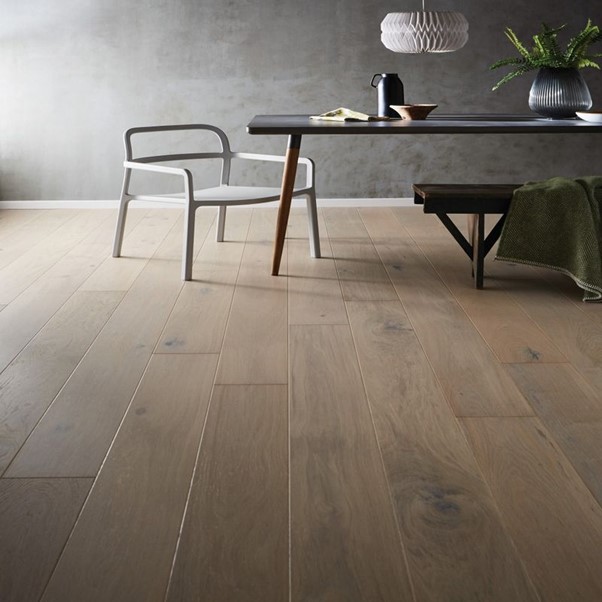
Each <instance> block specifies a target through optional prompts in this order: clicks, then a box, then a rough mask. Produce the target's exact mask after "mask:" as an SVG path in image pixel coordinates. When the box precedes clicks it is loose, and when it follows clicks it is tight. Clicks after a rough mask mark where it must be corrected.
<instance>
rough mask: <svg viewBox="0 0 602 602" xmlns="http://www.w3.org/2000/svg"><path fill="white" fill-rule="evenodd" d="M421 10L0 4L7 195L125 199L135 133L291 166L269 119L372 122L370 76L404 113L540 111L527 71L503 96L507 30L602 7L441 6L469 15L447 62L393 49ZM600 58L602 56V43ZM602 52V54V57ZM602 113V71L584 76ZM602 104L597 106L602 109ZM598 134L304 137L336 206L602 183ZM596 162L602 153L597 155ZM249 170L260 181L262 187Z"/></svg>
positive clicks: (587, 0)
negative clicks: (390, 32)
mask: <svg viewBox="0 0 602 602" xmlns="http://www.w3.org/2000/svg"><path fill="white" fill-rule="evenodd" d="M419 7H420V0H371V1H370V2H366V0H136V1H133V0H52V1H49V0H27V1H23V0H0V101H1V104H0V198H3V199H111V198H116V197H117V196H118V193H119V187H120V181H121V167H120V163H121V161H122V147H121V132H122V131H123V130H124V129H125V128H127V127H130V126H134V125H145V124H159V123H184V122H210V123H214V124H216V125H219V126H221V127H223V128H224V129H226V130H227V131H228V132H229V134H230V135H231V138H232V141H233V147H234V148H236V149H239V150H251V149H253V150H260V151H265V152H277V153H280V152H282V151H283V150H284V143H285V141H284V139H282V138H278V137H269V138H268V137H251V136H249V135H248V134H246V132H245V125H246V124H247V122H248V121H249V120H250V119H251V117H253V115H254V114H256V113H316V112H322V111H325V110H328V109H333V108H335V107H338V106H348V107H351V108H354V109H357V110H363V111H375V110H376V93H375V90H373V89H372V88H371V87H370V85H369V82H370V79H371V77H372V75H373V74H374V73H380V72H397V73H399V75H400V77H401V78H402V80H403V82H404V84H405V89H406V101H409V102H434V103H438V104H439V109H438V111H440V112H446V113H450V112H471V111H476V112H479V111H480V112H500V113H503V112H528V107H527V95H528V90H529V86H530V84H531V81H532V77H531V76H526V77H523V78H521V79H518V80H515V81H514V82H512V83H510V84H509V85H507V86H506V87H503V88H502V89H501V90H499V91H498V92H496V93H492V92H491V91H490V89H491V86H492V84H493V83H494V82H495V81H496V80H497V78H498V76H501V74H502V73H501V72H490V71H488V69H487V68H488V65H489V64H490V63H491V62H493V61H494V60H496V59H498V58H500V57H502V56H506V55H508V54H512V49H511V47H510V45H509V43H508V42H507V41H506V40H505V38H504V36H503V34H502V30H503V28H504V26H506V25H509V26H511V27H513V28H514V29H515V30H516V31H517V32H518V33H519V34H521V35H523V36H525V37H526V36H529V35H530V34H532V33H534V32H535V31H536V30H537V29H538V28H539V24H540V22H541V21H542V20H546V21H547V22H549V23H550V24H554V25H555V24H560V23H564V22H566V23H568V24H569V25H568V27H567V29H568V30H569V32H571V33H574V32H576V31H577V30H578V29H579V28H580V27H582V26H583V25H584V23H585V21H586V18H587V17H588V16H589V17H591V18H593V19H594V20H595V21H596V22H598V23H600V22H602V10H601V4H600V0H571V2H567V1H566V0H532V1H531V2H529V3H526V2H524V0H505V1H504V2H499V1H498V0H430V1H427V8H429V7H431V8H433V9H439V10H445V9H447V10H454V9H455V10H460V11H462V12H463V13H464V14H465V15H466V17H467V18H468V20H469V22H470V40H469V42H468V44H467V46H466V47H465V48H463V49H462V50H460V51H458V52H455V53H451V54H445V55H422V56H414V55H399V54H395V53H392V52H390V51H388V50H386V49H385V48H384V47H383V46H382V45H381V43H380V39H379V24H380V21H381V20H382V18H383V17H384V15H385V14H386V13H387V12H391V11H401V10H414V9H417V8H419ZM600 46H602V44H601V45H600ZM598 51H602V48H599V49H598ZM583 74H584V76H585V77H586V79H587V81H588V83H589V85H590V89H591V92H592V96H593V97H594V102H595V103H596V101H597V102H598V103H602V74H601V73H600V72H598V71H594V70H592V69H589V70H585V71H584V72H583ZM600 106H602V105H601V104H598V107H600ZM596 142H598V141H596V140H595V137H581V136H574V137H566V136H565V137H563V136H560V135H554V136H552V135H547V136H501V135H500V136H480V137H477V136H470V137H458V136H438V137H429V138H419V137H414V138H413V139H410V138H407V137H395V136H391V137H381V136H378V137H357V138H347V137H345V138H326V137H324V138H321V139H319V138H311V137H306V138H305V139H304V142H303V148H302V151H303V153H304V154H307V155H309V156H312V157H313V158H314V159H315V160H316V162H317V163H318V165H319V173H318V187H319V196H322V197H348V196H351V197H366V196H368V197H369V196H377V197H383V196H385V197H386V196H406V195H408V194H409V186H410V184H411V182H412V181H417V180H422V181H426V180H431V181H435V180H439V181H454V182H467V181H477V180H479V181H491V182H496V181H505V180H506V181H521V180H525V179H534V178H545V177H548V176H551V175H569V176H571V175H579V174H585V173H593V172H597V173H601V172H602V165H601V160H600V156H601V155H602V153H600V152H597V149H598V147H599V143H598V144H596ZM596 154H597V156H596ZM251 175H253V174H251Z"/></svg>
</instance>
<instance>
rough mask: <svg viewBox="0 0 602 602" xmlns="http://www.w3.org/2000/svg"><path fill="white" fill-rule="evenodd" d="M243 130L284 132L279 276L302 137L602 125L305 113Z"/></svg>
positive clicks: (543, 130)
mask: <svg viewBox="0 0 602 602" xmlns="http://www.w3.org/2000/svg"><path fill="white" fill-rule="evenodd" d="M247 132H248V133H249V134H251V135H261V136H274V135H275V136H288V142H287V149H286V159H285V162H284V170H283V174H282V187H281V191H280V205H279V207H278V217H277V221H276V235H275V240H274V253H273V259H272V275H274V276H277V275H278V272H279V270H280V260H281V257H282V250H283V248H284V240H285V236H286V228H287V225H288V218H289V213H290V207H291V199H292V193H293V188H294V184H295V176H296V173H297V161H298V159H299V149H300V148H301V139H302V137H303V136H307V135H309V136H316V135H317V136H341V135H347V136H350V135H372V136H373V135H392V134H398V135H416V134H426V135H432V134H585V133H588V134H591V133H602V123H592V122H589V121H583V120H581V119H578V118H575V119H545V118H543V117H535V116H531V115H493V114H491V115H489V114H473V115H438V116H436V117H433V116H429V117H428V118H427V119H423V120H402V119H391V120H387V121H345V122H337V121H320V120H315V119H310V116H309V115H256V116H255V117H253V119H252V120H251V122H250V123H249V124H248V125H247Z"/></svg>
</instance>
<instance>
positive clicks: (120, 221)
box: [113, 169, 131, 257]
mask: <svg viewBox="0 0 602 602" xmlns="http://www.w3.org/2000/svg"><path fill="white" fill-rule="evenodd" d="M130 175H131V170H130V169H126V170H125V174H124V176H123V186H122V188H121V197H120V199H119V213H118V215H117V225H116V227H115V238H114V239H113V257H119V256H120V255H121V246H122V245H123V233H124V231H125V219H126V217H127V212H128V204H129V202H130V198H129V195H128V193H127V190H128V186H129V183H130Z"/></svg>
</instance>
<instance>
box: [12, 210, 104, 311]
mask: <svg viewBox="0 0 602 602" xmlns="http://www.w3.org/2000/svg"><path fill="white" fill-rule="evenodd" d="M99 216H103V219H102V221H99ZM110 216H111V212H109V210H106V209H94V210H87V211H74V212H73V217H69V218H68V219H67V221H66V222H65V223H64V224H63V225H61V226H60V227H59V228H57V229H56V230H55V231H54V232H53V233H52V234H51V235H50V236H47V237H46V238H44V239H43V240H41V241H40V242H39V243H38V244H36V245H35V246H33V247H31V248H30V249H29V251H27V252H26V253H23V254H22V255H21V256H20V257H19V258H18V259H16V260H15V261H13V262H11V263H10V264H9V265H7V266H6V267H4V268H2V269H1V270H0V303H4V304H7V303H10V302H11V301H12V300H13V299H15V298H16V297H18V296H19V295H20V294H21V293H22V292H23V291H24V290H25V289H27V288H28V287H29V286H31V285H32V284H33V283H34V282H35V281H36V280H37V279H38V278H39V277H40V276H42V274H45V273H46V272H47V271H48V270H49V269H50V268H52V267H53V266H54V265H55V264H56V263H57V262H58V261H59V260H61V259H62V258H63V257H64V256H65V255H67V253H69V251H71V250H72V249H73V248H74V247H75V246H76V245H77V244H78V243H80V242H81V241H82V240H83V239H85V238H86V237H87V236H88V235H89V234H90V233H92V232H94V230H97V229H99V228H101V227H102V223H103V222H104V221H106V220H108V219H110Z"/></svg>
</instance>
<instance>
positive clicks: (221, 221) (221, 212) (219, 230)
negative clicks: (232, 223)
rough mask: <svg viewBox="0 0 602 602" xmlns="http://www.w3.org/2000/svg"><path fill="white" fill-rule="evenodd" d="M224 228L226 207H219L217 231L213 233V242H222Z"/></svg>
mask: <svg viewBox="0 0 602 602" xmlns="http://www.w3.org/2000/svg"><path fill="white" fill-rule="evenodd" d="M225 228H226V206H225V205H220V206H219V207H218V212H217V229H216V231H215V240H216V241H217V242H224V230H225Z"/></svg>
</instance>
